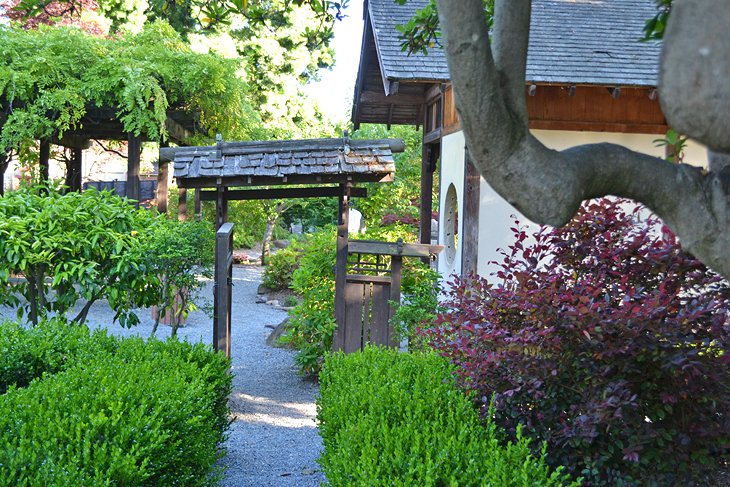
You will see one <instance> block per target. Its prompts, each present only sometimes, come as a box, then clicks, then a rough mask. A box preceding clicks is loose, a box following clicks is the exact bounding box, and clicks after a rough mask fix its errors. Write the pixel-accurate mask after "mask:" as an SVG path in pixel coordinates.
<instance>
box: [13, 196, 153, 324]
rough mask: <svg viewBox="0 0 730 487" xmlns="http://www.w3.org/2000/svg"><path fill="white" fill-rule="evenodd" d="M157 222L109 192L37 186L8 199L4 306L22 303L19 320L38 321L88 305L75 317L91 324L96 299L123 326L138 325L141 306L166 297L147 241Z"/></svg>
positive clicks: (147, 213) (151, 216)
mask: <svg viewBox="0 0 730 487" xmlns="http://www.w3.org/2000/svg"><path fill="white" fill-rule="evenodd" d="M154 221H155V217H154V215H153V214H152V213H151V212H149V211H145V210H135V209H134V207H133V206H131V205H130V204H129V203H128V201H127V200H126V199H123V198H120V197H118V196H116V195H114V194H112V193H110V192H108V191H96V190H93V189H89V190H87V191H84V192H83V193H76V192H69V193H66V194H62V193H61V192H60V191H58V190H57V189H54V188H52V187H50V186H35V187H24V188H21V189H19V190H17V191H11V192H9V193H7V194H6V195H4V196H0V304H4V305H10V306H16V305H21V306H20V307H19V308H18V313H19V316H18V317H19V318H21V317H22V316H23V314H25V315H26V316H27V317H28V319H29V321H31V322H33V323H37V322H38V321H39V320H41V319H43V318H44V317H45V316H46V315H47V314H48V313H49V312H56V313H58V314H60V315H62V316H65V314H66V312H67V311H68V310H69V309H71V308H72V307H73V306H74V304H76V302H77V301H78V300H80V299H84V300H86V302H87V304H86V306H84V308H83V309H82V311H81V312H80V313H79V315H78V316H76V318H74V321H78V322H83V321H84V320H85V319H86V314H87V313H88V310H89V307H90V306H91V305H92V304H93V303H94V302H95V301H96V300H98V299H107V301H108V302H109V305H110V306H111V307H112V308H113V309H114V310H115V311H116V313H117V314H116V317H115V318H117V319H119V321H120V322H121V323H122V325H133V324H136V323H137V322H138V321H139V320H138V318H137V316H136V314H135V313H134V312H133V308H135V307H144V306H150V305H152V304H155V300H156V299H157V297H158V295H159V292H158V291H159V280H158V278H157V276H156V275H154V274H153V273H150V272H147V270H148V269H147V268H146V266H145V256H144V253H143V252H142V246H141V243H140V242H142V241H143V240H144V239H145V238H147V236H148V232H149V231H150V229H151V228H152V226H153V223H154ZM11 274H14V275H16V276H22V278H18V279H11ZM19 295H20V296H23V297H24V298H25V300H24V301H21V300H20V299H19Z"/></svg>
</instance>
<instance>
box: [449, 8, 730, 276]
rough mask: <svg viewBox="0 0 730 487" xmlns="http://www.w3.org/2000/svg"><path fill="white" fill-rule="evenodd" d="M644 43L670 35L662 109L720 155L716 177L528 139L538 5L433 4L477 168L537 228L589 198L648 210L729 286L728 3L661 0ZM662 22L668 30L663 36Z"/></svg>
mask: <svg viewBox="0 0 730 487" xmlns="http://www.w3.org/2000/svg"><path fill="white" fill-rule="evenodd" d="M657 3H658V5H659V7H660V10H659V11H658V16H657V17H655V18H654V19H647V22H648V24H647V31H646V35H647V36H649V37H660V36H661V37H662V38H663V41H662V64H661V66H660V70H659V71H660V72H659V80H660V81H659V87H658V91H659V99H660V102H661V106H662V110H663V112H664V114H665V116H666V117H667V122H668V124H669V125H670V127H672V128H673V129H674V130H676V131H677V132H679V133H682V134H686V135H688V136H690V137H692V138H694V139H695V140H697V141H698V142H700V143H703V144H705V145H706V146H707V147H708V148H709V149H710V150H711V151H712V152H711V156H710V166H709V171H707V170H703V169H699V168H697V167H692V166H689V165H686V164H674V163H671V162H668V161H665V160H663V159H660V158H656V157H652V156H648V155H646V154H642V153H638V152H634V151H631V150H629V149H627V148H626V147H623V146H621V145H616V144H593V145H583V146H578V147H573V148H570V149H568V150H565V151H562V152H556V151H553V150H550V149H548V148H547V147H545V146H544V145H543V144H542V143H541V142H540V141H538V140H537V139H536V138H535V137H534V136H532V135H531V134H530V131H529V126H528V118H527V105H526V100H525V96H526V94H525V69H526V59H527V45H528V37H529V31H530V13H531V4H532V2H531V0H495V9H494V25H493V28H492V29H491V31H490V29H489V27H488V25H487V23H486V22H485V21H484V20H483V18H484V0H436V5H437V6H438V15H439V22H440V27H441V30H442V34H443V43H444V46H445V50H446V56H447V59H448V64H449V69H450V74H451V81H452V83H453V86H454V94H455V100H456V106H457V109H458V110H459V115H460V117H461V121H462V128H463V129H464V135H465V137H466V142H467V146H468V147H469V152H470V155H471V157H472V160H473V161H474V163H475V166H476V167H477V169H478V170H479V172H480V173H481V174H482V176H484V178H485V179H486V180H487V181H488V182H489V184H490V185H491V186H492V187H493V188H494V189H495V190H496V191H497V192H498V193H499V194H500V195H502V197H504V198H505V199H506V200H507V201H508V202H509V203H510V204H512V205H513V206H514V207H515V208H517V209H518V210H519V211H521V212H522V213H523V214H524V215H525V216H527V217H528V218H530V219H531V220H533V221H535V222H538V223H544V224H549V225H554V226H562V225H564V224H565V223H566V222H568V221H569V220H570V218H571V217H572V216H573V215H574V214H575V212H576V211H577V209H578V208H579V206H580V203H581V202H582V201H583V200H586V199H590V198H594V197H600V196H604V195H614V196H622V197H627V198H631V199H634V200H636V201H639V202H642V203H644V204H645V205H646V206H648V207H649V208H650V209H651V210H652V211H654V212H655V213H656V214H657V215H659V216H660V217H661V218H662V219H663V220H664V222H665V223H666V224H667V225H668V226H669V227H670V228H671V229H672V230H673V231H674V232H675V233H676V234H677V236H678V237H679V239H680V241H681V243H682V246H683V248H684V249H686V250H687V251H689V252H691V253H693V254H694V255H696V256H697V257H698V258H699V259H700V260H702V261H703V262H704V263H705V264H707V265H708V266H710V267H711V268H712V269H714V270H715V271H717V272H719V273H720V274H722V275H724V276H725V277H730V259H729V258H728V255H730V182H729V181H730V155H728V154H729V153H730V142H728V141H730V132H729V131H728V130H729V128H730V90H729V89H728V87H727V79H728V78H730V45H729V44H728V43H727V42H726V41H725V39H726V34H727V31H728V30H729V29H730V11H727V8H726V7H727V6H726V5H725V3H726V2H725V1H724V0H676V1H673V2H668V1H665V0H659V1H658V2H657ZM665 23H666V27H665Z"/></svg>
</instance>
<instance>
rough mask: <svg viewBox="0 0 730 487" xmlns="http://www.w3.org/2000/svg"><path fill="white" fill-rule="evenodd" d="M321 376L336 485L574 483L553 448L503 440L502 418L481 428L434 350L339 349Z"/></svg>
mask: <svg viewBox="0 0 730 487" xmlns="http://www.w3.org/2000/svg"><path fill="white" fill-rule="evenodd" d="M374 377H376V378H377V380H373V378H374ZM320 384H321V388H320V393H321V397H320V398H319V399H318V401H317V417H318V419H319V432H320V435H321V436H322V439H323V442H324V452H323V454H322V456H321V458H320V460H319V463H320V464H321V465H322V468H323V470H324V473H325V475H326V476H327V480H328V482H329V483H330V484H332V485H334V486H345V485H401V486H402V485H419V486H439V485H460V486H470V485H495V486H496V485H499V486H504V487H509V486H533V485H540V486H550V485H568V484H569V482H568V479H567V478H566V476H565V475H564V474H563V473H562V472H561V470H560V469H557V470H555V471H553V472H551V470H550V468H549V467H547V465H546V464H545V460H544V458H543V457H544V455H543V456H538V457H537V458H535V457H533V456H532V455H531V453H530V448H529V445H528V440H527V439H526V438H524V437H522V436H521V434H519V433H518V439H517V440H516V441H515V442H513V443H507V444H504V443H502V442H500V441H499V439H498V436H499V435H498V431H497V427H496V425H495V424H494V423H493V422H491V421H488V422H487V424H486V427H482V425H481V424H480V423H479V418H478V415H477V413H476V411H475V410H474V409H473V407H472V405H471V404H470V402H469V399H468V398H467V397H465V396H464V395H463V393H462V392H461V391H459V390H458V389H457V387H456V384H455V383H454V378H453V376H452V368H451V367H450V366H449V364H448V363H447V361H446V360H444V359H442V358H441V357H439V356H437V355H436V354H434V353H398V352H397V351H394V350H388V349H383V348H374V347H367V348H366V349H365V351H363V352H361V353H353V354H350V355H347V356H345V355H344V354H342V353H337V354H334V355H330V356H328V357H327V359H326V360H325V364H324V367H323V369H322V373H321V375H320ZM569 485H575V486H577V485H579V484H578V482H574V483H572V484H569Z"/></svg>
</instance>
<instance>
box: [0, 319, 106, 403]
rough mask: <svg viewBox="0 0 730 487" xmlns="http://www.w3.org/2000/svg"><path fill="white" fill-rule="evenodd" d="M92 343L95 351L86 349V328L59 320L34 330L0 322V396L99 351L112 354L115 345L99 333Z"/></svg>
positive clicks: (51, 321)
mask: <svg viewBox="0 0 730 487" xmlns="http://www.w3.org/2000/svg"><path fill="white" fill-rule="evenodd" d="M64 327H65V328H64ZM61 328H64V329H61ZM92 341H93V343H94V349H90V348H89V347H88V345H89V330H88V329H87V328H86V327H84V326H68V324H67V323H66V322H64V321H63V320H60V319H58V318H54V319H53V320H50V321H48V322H42V323H40V324H39V325H38V326H36V327H35V328H26V327H24V326H23V325H20V324H18V323H13V322H5V323H0V394H5V392H6V391H7V390H8V388H10V387H27V386H28V384H30V383H31V381H32V380H34V379H39V378H40V377H42V376H43V375H44V374H49V375H51V374H55V373H57V372H61V371H62V370H65V369H67V368H68V367H70V366H72V365H73V364H75V363H77V362H79V361H82V360H90V359H91V358H92V357H93V356H94V355H95V354H98V353H100V351H101V350H106V351H111V350H113V349H114V348H115V347H114V346H115V345H116V340H115V339H114V338H112V337H107V336H106V335H104V336H102V334H101V333H99V332H97V333H95V334H94V336H93V338H92Z"/></svg>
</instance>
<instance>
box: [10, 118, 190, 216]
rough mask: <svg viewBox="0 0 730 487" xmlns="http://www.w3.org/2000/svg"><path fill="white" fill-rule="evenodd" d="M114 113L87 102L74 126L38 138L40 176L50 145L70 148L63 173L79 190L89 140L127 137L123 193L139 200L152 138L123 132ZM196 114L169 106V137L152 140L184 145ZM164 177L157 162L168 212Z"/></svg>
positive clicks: (45, 170)
mask: <svg viewBox="0 0 730 487" xmlns="http://www.w3.org/2000/svg"><path fill="white" fill-rule="evenodd" d="M117 113H118V110H117V109H115V108H113V107H105V108H99V107H96V106H89V107H87V108H86V114H85V115H84V116H83V118H82V119H81V121H80V122H79V124H78V125H77V127H76V128H74V129H72V130H68V131H66V132H65V133H64V134H63V136H62V137H57V136H56V137H51V138H48V139H42V140H40V141H39V144H40V145H39V148H40V151H39V157H40V176H41V179H44V180H48V169H49V159H50V154H51V146H52V145H59V146H63V147H66V148H69V149H71V154H72V156H71V162H70V164H69V166H68V171H67V174H66V181H67V185H68V186H69V188H70V189H71V190H72V191H81V154H82V151H83V150H84V149H88V148H89V147H90V145H91V141H92V140H115V141H127V143H128V156H127V180H126V191H125V196H127V197H128V198H130V199H133V200H136V201H139V199H140V180H139V166H140V155H141V152H142V142H148V141H152V139H150V138H149V137H147V136H146V135H144V134H142V135H136V134H133V133H129V132H126V131H125V130H124V126H123V124H122V122H121V120H120V119H119V116H118V115H117ZM199 118H200V117H199V114H196V113H188V112H185V111H183V110H178V109H172V108H171V109H170V110H168V112H167V119H166V120H165V129H166V130H167V134H168V138H167V140H166V141H165V142H163V141H161V140H156V141H155V142H160V144H161V145H167V144H168V143H169V142H172V143H174V144H178V145H185V144H186V141H187V140H188V139H189V138H190V137H191V136H192V135H193V134H194V133H196V132H199V131H200V130H201V127H200V123H199ZM2 123H3V118H2V116H0V128H1V127H2ZM2 176H3V174H0V177H2ZM167 181H168V168H167V164H165V163H160V166H159V172H158V175H157V188H158V189H157V195H158V198H157V200H158V209H159V210H160V212H167V193H168V187H167V186H168V185H167Z"/></svg>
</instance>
